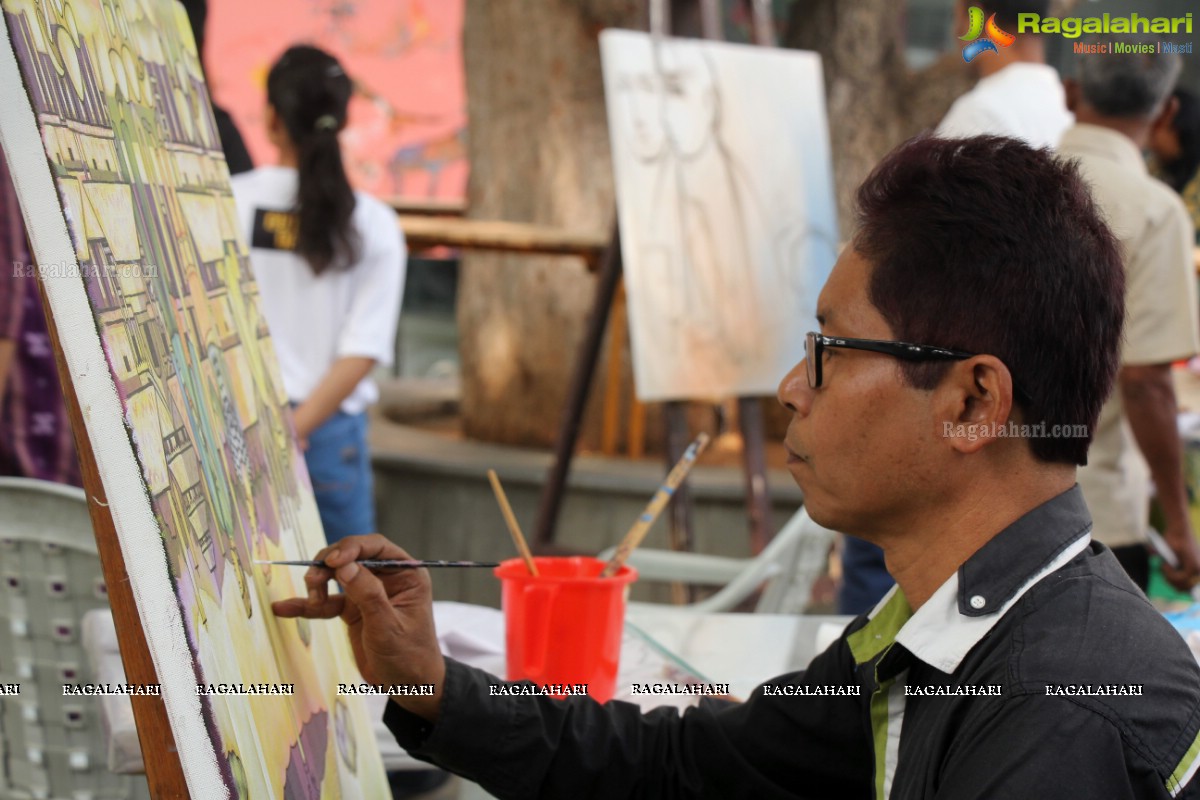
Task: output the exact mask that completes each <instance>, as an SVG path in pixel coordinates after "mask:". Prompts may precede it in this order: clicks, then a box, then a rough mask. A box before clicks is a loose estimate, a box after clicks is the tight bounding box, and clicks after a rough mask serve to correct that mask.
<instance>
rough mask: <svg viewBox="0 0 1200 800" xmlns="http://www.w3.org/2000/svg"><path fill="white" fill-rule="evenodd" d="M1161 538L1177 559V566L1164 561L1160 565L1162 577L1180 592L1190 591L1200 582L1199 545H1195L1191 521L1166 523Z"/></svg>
mask: <svg viewBox="0 0 1200 800" xmlns="http://www.w3.org/2000/svg"><path fill="white" fill-rule="evenodd" d="M1163 539H1164V540H1166V542H1167V546H1168V547H1170V548H1171V550H1172V552H1174V553H1175V557H1176V558H1177V559H1179V567H1178V568H1175V567H1172V566H1170V565H1169V564H1166V563H1164V564H1163V565H1162V571H1163V577H1164V578H1166V579H1167V582H1168V583H1170V584H1171V585H1172V586H1174V587H1175V588H1176V589H1178V590H1179V591H1181V592H1190V591H1192V589H1193V588H1194V587H1195V586H1196V584H1197V583H1198V582H1200V546H1197V543H1196V536H1195V534H1194V533H1193V532H1192V526H1191V523H1190V522H1189V521H1187V520H1184V522H1183V523H1182V524H1179V525H1175V526H1172V525H1168V526H1167V529H1166V530H1165V531H1164V532H1163Z"/></svg>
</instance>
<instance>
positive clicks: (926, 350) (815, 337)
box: [804, 331, 976, 389]
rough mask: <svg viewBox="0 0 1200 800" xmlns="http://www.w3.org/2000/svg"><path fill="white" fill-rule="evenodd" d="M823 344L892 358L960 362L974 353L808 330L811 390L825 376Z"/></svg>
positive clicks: (806, 352) (806, 346)
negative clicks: (848, 337)
mask: <svg viewBox="0 0 1200 800" xmlns="http://www.w3.org/2000/svg"><path fill="white" fill-rule="evenodd" d="M826 347H842V348H845V349H847V350H870V351H871V352H872V353H883V354H884V355H887V356H892V357H893V358H901V359H904V360H905V361H961V360H962V359H964V358H972V357H973V356H975V355H976V354H975V353H964V352H963V351H962V350H947V349H946V348H944V347H934V346H932V345H928V344H911V343H909V342H890V341H885V340H883V339H847V338H844V337H841V336H825V335H824V334H820V333H816V332H815V331H809V332H808V334H807V335H806V336H805V337H804V363H805V365H806V366H807V367H808V385H809V388H811V389H820V388H821V381H822V380H823V379H824V375H823V369H822V368H823V367H824V360H823V359H822V358H821V356H822V354H823V351H824V350H825V348H826Z"/></svg>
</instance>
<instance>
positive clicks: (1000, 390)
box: [935, 355, 1014, 454]
mask: <svg viewBox="0 0 1200 800" xmlns="http://www.w3.org/2000/svg"><path fill="white" fill-rule="evenodd" d="M935 391H936V392H938V394H939V402H938V405H937V407H938V410H939V412H940V413H939V420H938V422H939V424H940V425H941V427H942V431H941V433H942V435H943V436H944V437H945V438H947V439H949V440H950V444H951V446H952V447H953V448H954V449H955V450H958V451H959V452H960V453H964V454H967V453H975V452H978V451H979V450H980V449H982V448H983V447H986V446H987V445H988V444H990V443H992V442H993V441H995V440H996V439H1000V438H1006V434H1007V432H1008V430H1007V429H1008V423H1009V420H1010V419H1011V418H1012V413H1013V392H1014V388H1013V381H1012V373H1010V372H1009V371H1008V367H1007V366H1005V364H1004V362H1003V361H1001V360H1000V359H998V358H996V357H995V356H990V355H978V356H972V357H971V358H968V359H966V360H964V361H961V362H956V363H955V364H954V365H953V366H952V367H951V369H950V371H949V373H947V375H946V376H945V377H944V378H943V380H942V382H941V383H940V384H939V385H938V388H937V389H936V390H935Z"/></svg>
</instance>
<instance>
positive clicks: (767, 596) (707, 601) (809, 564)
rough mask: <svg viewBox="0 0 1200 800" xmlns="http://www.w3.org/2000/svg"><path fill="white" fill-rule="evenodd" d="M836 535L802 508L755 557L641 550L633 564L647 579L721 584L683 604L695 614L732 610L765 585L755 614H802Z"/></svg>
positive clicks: (634, 555) (609, 552)
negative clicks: (712, 591) (715, 590)
mask: <svg viewBox="0 0 1200 800" xmlns="http://www.w3.org/2000/svg"><path fill="white" fill-rule="evenodd" d="M836 536H837V534H836V533H834V532H833V531H831V530H829V529H828V528H823V527H821V526H820V525H818V524H817V523H815V522H813V520H812V518H811V517H809V516H808V511H807V510H805V509H804V508H801V509H800V510H798V511H797V512H796V513H795V514H793V515H792V516H791V518H790V519H788V521H787V523H786V524H784V526H783V527H782V528H780V530H779V532H778V533H777V534H775V537H774V538H773V539H771V542H770V543H769V544H768V545H767V546H766V547H765V548H763V551H762V552H761V553H759V554H758V555H757V556H755V557H753V558H726V557H722V556H709V555H702V554H698V553H676V552H670V551H663V550H647V549H638V550H635V551H633V553H632V555H631V556H630V558H629V563H630V564H632V565H633V566H636V567H637V568H638V570H639V571H640V572H641V573H642V578H643V579H648V580H651V581H678V582H681V583H697V584H704V585H719V586H721V589H719V590H718V591H717V592H715V593H714V594H712V595H710V596H709V597H706V598H704V599H703V600H699V601H697V602H695V603H690V604H688V605H685V606H683V608H685V609H687V610H690V611H695V612H698V613H719V612H724V611H732V610H733V609H734V608H735V607H737V606H738V605H739V604H740V603H741V602H742V601H743V600H745V599H746V598H747V597H749V596H750V595H751V594H753V593H754V592H755V591H756V590H757V589H759V587H763V591H762V593H761V594H760V595H759V600H758V603H757V605H756V607H755V610H756V611H759V612H762V613H775V614H800V613H803V612H804V611H805V610H806V609H807V608H808V605H809V599H810V595H811V594H812V588H813V584H814V583H816V581H817V579H818V578H820V577H821V575H823V574H824V573H825V568H826V566H827V564H828V560H829V551H830V549H831V547H832V545H833V540H834V537H836ZM613 552H615V548H609V549H608V550H606V551H604V552H603V553H601V554H600V555H599V558H601V559H602V560H607V559H608V558H610V557H611V556H612V554H613Z"/></svg>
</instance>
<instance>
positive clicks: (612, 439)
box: [600, 278, 627, 457]
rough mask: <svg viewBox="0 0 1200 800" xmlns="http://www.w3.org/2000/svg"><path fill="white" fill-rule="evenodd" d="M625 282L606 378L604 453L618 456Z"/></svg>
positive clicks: (612, 324)
mask: <svg viewBox="0 0 1200 800" xmlns="http://www.w3.org/2000/svg"><path fill="white" fill-rule="evenodd" d="M626 327H627V322H626V316H625V282H624V281H623V280H620V279H619V278H618V280H617V292H616V297H615V299H614V300H613V307H612V313H611V314H610V315H609V322H608V370H607V374H606V375H605V378H604V426H603V428H602V430H601V434H600V451H601V452H602V453H604V455H606V456H610V457H611V456H615V455H616V454H617V438H618V436H617V432H618V431H617V429H618V428H619V427H620V425H621V396H622V393H621V355H622V353H623V351H624V350H625V330H626Z"/></svg>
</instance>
